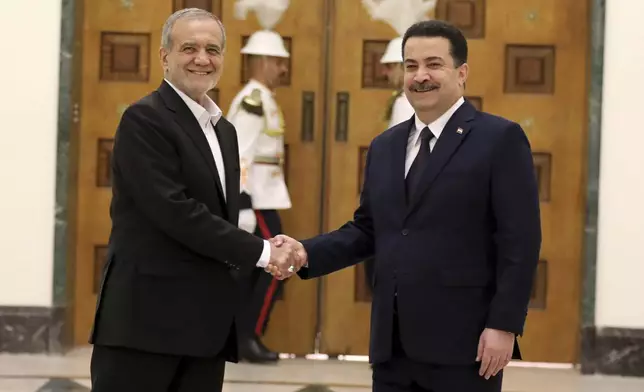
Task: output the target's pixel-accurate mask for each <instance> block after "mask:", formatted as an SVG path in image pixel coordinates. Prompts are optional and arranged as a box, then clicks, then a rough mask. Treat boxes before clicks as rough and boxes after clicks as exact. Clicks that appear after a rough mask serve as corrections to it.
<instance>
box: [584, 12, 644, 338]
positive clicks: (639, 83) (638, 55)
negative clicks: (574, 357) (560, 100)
mask: <svg viewBox="0 0 644 392" xmlns="http://www.w3.org/2000/svg"><path fill="white" fill-rule="evenodd" d="M643 13H644V2H643V1H641V0H619V1H607V2H606V39H605V47H604V97H603V110H602V137H601V166H600V182H599V229H598V230H599V231H598V236H599V238H598V243H599V245H598V252H597V253H598V254H597V305H596V306H597V307H596V313H595V314H596V319H595V322H596V324H597V326H599V327H624V328H640V329H642V328H644V305H643V301H644V127H643V126H642V119H641V118H640V116H641V115H642V114H643V113H644V99H642V92H643V91H644V78H642V75H641V70H642V69H643V67H644V50H642V43H643V42H644V29H642V27H641V25H640V24H641V19H640V17H641V15H642V14H643Z"/></svg>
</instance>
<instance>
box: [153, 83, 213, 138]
mask: <svg viewBox="0 0 644 392" xmlns="http://www.w3.org/2000/svg"><path fill="white" fill-rule="evenodd" d="M164 80H165V81H166V83H168V84H169V85H170V87H172V88H173V89H174V91H176V92H177V94H179V96H180V97H181V99H183V101H184V102H185V103H186V105H187V106H188V108H189V109H190V111H191V112H192V114H194V116H195V118H196V119H197V121H198V122H199V125H201V127H202V128H205V127H206V125H208V121H212V125H213V126H215V125H217V121H219V119H220V118H221V116H222V111H221V109H219V106H217V104H216V103H215V101H213V100H212V99H211V98H210V97H209V96H207V95H206V96H205V99H204V104H205V107H204V106H201V105H200V104H198V103H197V102H195V100H193V99H192V98H190V97H189V96H188V95H186V94H185V93H184V92H183V91H181V90H179V89H178V88H176V87H175V86H174V85H173V84H172V83H170V81H169V80H168V79H164Z"/></svg>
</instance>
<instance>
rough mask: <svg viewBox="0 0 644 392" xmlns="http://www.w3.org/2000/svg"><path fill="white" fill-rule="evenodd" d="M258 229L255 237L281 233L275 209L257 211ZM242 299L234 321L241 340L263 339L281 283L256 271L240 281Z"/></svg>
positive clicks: (262, 272) (266, 236)
mask: <svg viewBox="0 0 644 392" xmlns="http://www.w3.org/2000/svg"><path fill="white" fill-rule="evenodd" d="M255 215H256V216H257V228H256V229H255V235H256V236H258V237H261V238H264V239H269V238H271V237H274V236H276V235H278V234H281V233H282V222H281V220H280V217H279V215H278V213H277V211H275V210H256V211H255ZM240 286H241V287H242V295H243V296H244V299H243V302H242V306H241V307H240V315H239V318H238V322H237V334H238V336H239V338H240V339H247V338H249V337H251V336H253V334H254V335H257V336H262V335H263V334H264V332H265V331H266V327H267V325H268V321H269V319H270V314H271V311H272V310H273V306H274V305H275V301H276V300H277V298H278V297H279V295H280V294H281V291H282V289H283V287H284V281H280V280H277V279H274V278H273V277H272V276H271V275H270V274H268V273H266V271H264V270H263V269H261V268H256V269H255V270H253V272H252V273H251V274H250V275H249V276H245V277H244V278H242V279H241V282H240Z"/></svg>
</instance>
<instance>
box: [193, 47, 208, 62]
mask: <svg viewBox="0 0 644 392" xmlns="http://www.w3.org/2000/svg"><path fill="white" fill-rule="evenodd" d="M194 61H195V64H197V65H207V64H208V63H209V62H210V61H209V60H208V55H207V54H206V52H205V51H204V50H200V51H199V52H198V53H197V55H196V56H195V60H194Z"/></svg>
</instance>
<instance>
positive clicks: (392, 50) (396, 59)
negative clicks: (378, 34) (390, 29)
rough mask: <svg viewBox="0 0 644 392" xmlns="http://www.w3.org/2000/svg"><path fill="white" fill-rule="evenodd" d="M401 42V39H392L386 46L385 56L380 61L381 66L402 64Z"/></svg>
mask: <svg viewBox="0 0 644 392" xmlns="http://www.w3.org/2000/svg"><path fill="white" fill-rule="evenodd" d="M402 41H403V37H398V38H394V39H392V40H391V41H389V44H387V49H385V54H383V55H382V58H381V59H380V63H381V64H391V63H402V62H403V57H402Z"/></svg>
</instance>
